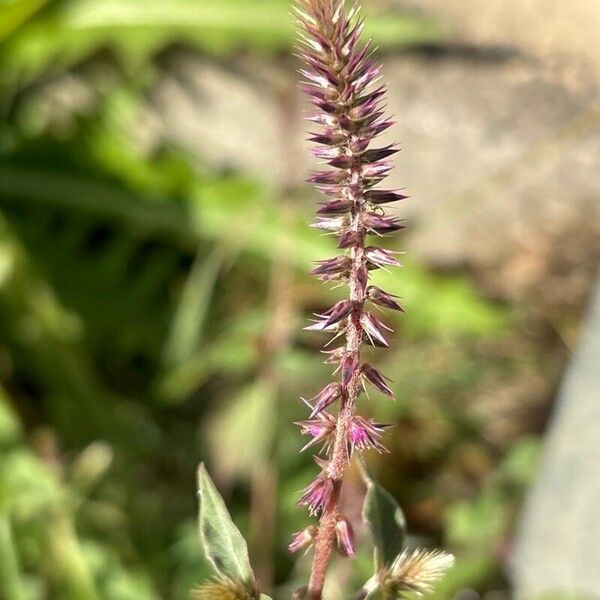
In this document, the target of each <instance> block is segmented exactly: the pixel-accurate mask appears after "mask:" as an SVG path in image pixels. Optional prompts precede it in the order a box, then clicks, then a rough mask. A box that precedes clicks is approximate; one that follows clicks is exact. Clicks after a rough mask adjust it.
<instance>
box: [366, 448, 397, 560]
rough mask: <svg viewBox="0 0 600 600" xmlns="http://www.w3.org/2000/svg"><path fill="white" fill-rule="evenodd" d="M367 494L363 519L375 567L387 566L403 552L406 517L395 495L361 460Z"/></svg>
mask: <svg viewBox="0 0 600 600" xmlns="http://www.w3.org/2000/svg"><path fill="white" fill-rule="evenodd" d="M360 465H361V471H362V476H363V479H364V481H365V483H366V485H367V495H366V497H365V504H364V506H363V519H364V520H365V522H366V523H367V525H368V526H369V529H370V531H371V535H372V536H373V543H374V544H375V570H376V571H379V570H380V569H381V568H383V567H384V566H386V565H390V564H391V563H392V562H393V561H394V559H395V558H396V557H397V556H398V555H399V554H400V553H401V552H402V549H403V548H404V541H405V537H406V520H405V518H404V514H403V513H402V510H401V508H400V507H399V506H398V503H397V502H396V500H395V499H394V497H393V496H392V495H391V494H390V493H389V492H388V491H387V490H386V489H384V488H383V487H381V485H380V484H379V483H378V482H377V480H376V479H375V478H374V476H373V475H372V473H371V472H370V471H369V469H368V467H367V465H366V463H365V462H364V460H362V459H361V461H360Z"/></svg>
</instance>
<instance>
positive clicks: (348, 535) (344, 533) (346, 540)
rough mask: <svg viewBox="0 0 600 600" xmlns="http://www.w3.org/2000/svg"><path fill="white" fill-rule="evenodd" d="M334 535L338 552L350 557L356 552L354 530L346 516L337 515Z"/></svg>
mask: <svg viewBox="0 0 600 600" xmlns="http://www.w3.org/2000/svg"><path fill="white" fill-rule="evenodd" d="M335 535H336V539H337V544H338V550H339V551H340V553H341V554H342V555H343V556H348V557H350V558H352V557H353V556H354V555H355V554H356V542H355V539H354V530H353V529H352V525H350V521H348V519H347V518H346V517H341V516H340V517H338V520H337V523H336V524H335Z"/></svg>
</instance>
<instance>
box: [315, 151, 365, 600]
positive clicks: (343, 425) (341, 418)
mask: <svg viewBox="0 0 600 600" xmlns="http://www.w3.org/2000/svg"><path fill="white" fill-rule="evenodd" d="M346 148H347V152H348V153H351V152H352V151H351V149H350V146H349V141H348V144H347V145H346ZM357 171H358V169H356V168H352V169H351V170H350V178H351V180H352V179H354V178H357V176H358V173H357ZM346 193H347V194H348V195H349V194H350V193H351V192H350V190H349V189H348V190H346ZM352 200H353V202H354V208H353V210H352V225H351V228H352V230H353V231H354V232H356V233H358V234H359V235H358V238H357V239H358V240H359V241H357V242H356V243H355V245H354V246H353V248H352V251H351V256H352V269H351V272H350V281H349V287H350V294H349V295H350V300H351V301H352V302H353V303H354V309H353V311H352V314H351V315H350V316H349V317H348V326H347V329H346V345H345V348H346V355H347V356H349V357H350V362H351V364H354V365H360V358H361V351H360V350H361V343H362V328H361V325H360V317H361V314H362V312H363V310H364V304H365V296H364V286H363V285H361V283H360V276H361V275H360V274H361V273H362V272H364V270H365V268H366V265H365V262H366V261H365V255H364V231H363V226H362V222H361V218H360V217H361V212H362V205H363V202H364V199H363V198H362V189H360V191H359V193H358V194H357V193H356V191H355V192H354V197H353V198H352ZM360 388H361V378H360V370H359V369H354V372H353V374H352V377H351V378H350V381H349V382H348V384H347V385H346V386H345V387H343V388H342V397H341V406H340V410H339V413H338V417H337V424H336V431H335V442H334V445H333V450H332V453H331V461H330V463H329V476H330V477H331V479H333V480H334V493H333V494H332V497H331V500H330V502H329V503H328V505H327V506H326V507H325V509H324V511H323V514H322V515H321V519H320V522H319V533H318V535H317V540H316V543H315V554H314V559H313V564H312V570H311V575H310V582H309V586H308V591H309V598H310V599H311V600H320V599H321V596H322V593H323V587H324V584H325V577H326V574H327V566H328V564H329V559H330V557H331V553H332V551H333V549H334V547H335V525H336V520H337V516H338V513H339V508H338V506H339V500H340V496H341V491H342V485H343V477H344V473H345V471H346V469H347V467H348V464H349V461H350V456H349V450H348V427H349V425H350V422H351V420H352V417H353V416H354V413H355V410H356V402H357V400H358V396H359V394H360Z"/></svg>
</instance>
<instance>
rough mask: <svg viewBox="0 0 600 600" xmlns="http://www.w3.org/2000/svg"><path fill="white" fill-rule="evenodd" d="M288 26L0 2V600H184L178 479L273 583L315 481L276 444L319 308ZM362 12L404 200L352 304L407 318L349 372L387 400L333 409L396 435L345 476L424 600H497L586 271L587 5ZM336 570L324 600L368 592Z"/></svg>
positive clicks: (184, 495) (590, 22) (317, 253)
mask: <svg viewBox="0 0 600 600" xmlns="http://www.w3.org/2000/svg"><path fill="white" fill-rule="evenodd" d="M288 9H289V3H288V2H287V1H286V0H257V1H252V0H170V1H168V2H165V1H162V2H159V1H158V0H0V386H1V387H0V598H2V599H3V600H46V599H48V600H50V599H56V600H155V599H156V600H158V599H164V600H183V599H185V598H188V595H189V589H190V588H191V587H192V586H193V585H194V584H195V583H198V582H199V581H201V580H202V579H203V578H205V577H207V576H208V574H209V569H208V567H207V565H206V564H205V563H204V561H203V558H202V556H201V551H200V548H199V543H198V539H197V534H196V524H195V518H196V517H195V513H196V498H195V482H194V477H195V467H196V465H197V463H198V462H199V461H200V460H205V461H206V462H207V463H208V466H209V470H210V472H211V474H212V475H213V476H214V478H215V480H216V481H217V483H218V485H219V488H220V490H221V491H222V492H223V494H224V496H225V498H226V500H227V503H228V506H229V507H230V509H231V511H232V513H233V516H234V519H235V521H236V523H237V524H238V525H239V526H240V528H241V529H242V530H243V531H244V532H245V533H246V534H247V536H248V539H249V541H250V546H251V552H252V556H253V561H254V566H255V569H256V571H257V573H258V574H259V577H260V579H261V581H262V582H263V587H265V589H267V590H274V592H273V595H274V597H275V598H286V597H289V596H290V593H291V590H292V589H294V588H295V587H297V586H298V585H300V584H301V583H302V582H303V581H304V580H305V577H306V568H307V562H308V561H306V560H300V561H298V562H297V563H296V562H295V561H294V560H293V559H292V558H291V557H290V556H289V555H288V553H287V551H286V545H287V543H288V542H289V537H290V533H291V532H292V531H296V530H298V529H300V528H302V527H304V526H305V525H306V524H307V522H308V518H307V516H306V513H305V511H304V510H301V509H299V508H298V507H296V506H295V504H294V502H295V500H296V499H297V497H298V491H299V490H301V489H302V487H303V486H304V485H305V484H306V483H307V482H308V481H309V480H310V478H311V476H312V475H313V473H314V470H315V469H314V465H313V464H312V460H311V458H310V456H304V455H302V456H301V455H299V454H298V450H299V448H300V447H301V445H302V443H303V442H302V440H301V439H300V435H299V433H298V430H297V429H296V428H295V427H294V426H293V425H292V421H295V420H298V419H300V418H303V416H304V414H305V411H304V410H303V407H302V405H301V403H300V402H298V397H299V396H300V395H301V394H302V395H312V394H313V393H314V392H315V391H316V390H318V389H319V388H320V386H323V385H324V383H325V382H327V381H328V380H329V372H328V369H327V368H325V366H323V365H322V364H321V362H320V360H321V357H320V355H319V353H318V351H319V350H320V348H321V346H322V343H323V341H324V340H323V339H318V336H315V335H314V334H307V333H306V332H303V331H302V329H301V328H302V326H303V325H305V324H306V321H307V319H308V318H309V316H310V314H311V313H312V312H318V311H320V310H321V309H322V308H323V307H326V306H328V305H329V304H331V301H332V299H335V298H336V293H339V291H338V292H330V291H329V290H328V289H327V288H326V287H323V286H322V285H320V284H318V283H317V282H316V280H314V279H313V278H311V277H309V276H308V275H307V271H308V270H309V268H310V265H311V261H313V260H315V259H317V258H324V257H327V256H329V255H330V254H331V253H332V246H331V243H330V240H329V239H327V238H323V237H320V236H319V235H318V234H317V233H315V232H314V230H311V229H309V228H308V226H307V222H308V219H309V218H310V215H311V213H312V212H313V207H314V204H315V201H316V196H315V193H314V192H313V191H312V190H311V189H310V187H309V186H306V185H304V184H303V179H304V178H305V176H306V174H307V172H308V171H309V170H310V168H311V160H310V159H309V158H308V157H307V155H306V148H305V143H304V141H303V140H304V138H305V133H304V130H305V127H306V126H305V123H304V122H303V121H302V116H303V115H304V112H305V110H306V106H305V105H304V100H302V99H301V98H300V97H299V94H298V93H297V90H296V87H295V86H296V73H295V69H296V68H297V66H298V65H297V62H296V59H295V58H294V57H293V56H292V52H293V49H292V45H293V40H294V32H293V23H292V19H291V17H290V16H289V14H288ZM364 9H365V12H366V13H367V15H368V33H369V34H371V35H373V36H374V37H376V39H377V42H378V43H379V45H380V51H379V55H380V58H381V60H382V61H383V63H384V67H385V75H386V78H387V81H388V83H389V94H390V98H389V110H390V112H391V113H393V114H395V116H396V118H397V120H398V126H397V127H396V128H394V129H393V132H392V134H391V136H390V139H398V140H401V141H402V146H403V152H402V153H401V154H400V156H399V159H398V161H397V165H398V166H397V168H396V170H395V171H394V174H393V176H392V179H393V182H392V184H393V185H394V186H398V187H404V188H406V190H407V191H408V192H409V193H410V195H411V199H410V200H409V201H407V202H405V203H404V204H403V205H402V206H400V207H398V210H399V212H400V214H401V215H402V216H403V217H404V218H406V219H407V220H408V222H409V225H410V228H409V230H408V232H407V233H406V234H403V235H402V236H400V239H399V240H397V241H396V242H395V244H396V247H397V248H398V249H401V250H403V251H406V252H407V256H406V260H405V267H404V269H402V270H401V271H399V272H394V273H389V274H382V276H381V277H380V279H379V281H380V282H381V283H382V284H385V285H387V286H388V287H389V288H390V289H391V290H392V291H395V292H396V293H398V294H400V295H401V296H402V297H403V298H404V303H405V306H406V309H407V314H406V315H403V316H401V317H400V318H397V319H396V320H395V322H394V328H395V330H396V334H395V338H394V341H393V345H392V350H391V351H389V352H387V353H385V354H386V355H385V356H383V355H382V354H380V355H377V357H376V358H375V360H378V361H379V364H380V365H381V366H382V368H383V370H384V371H385V372H386V373H389V374H390V375H391V376H392V377H393V379H394V381H395V384H394V389H395V392H396V394H397V396H398V400H397V402H395V403H391V402H389V401H387V400H385V399H381V398H375V397H372V398H371V400H365V401H364V402H363V405H362V407H363V410H364V412H365V413H367V414H370V415H374V416H375V415H376V416H377V418H378V419H380V420H382V421H387V422H392V423H395V424H396V427H395V428H394V429H393V430H391V432H390V433H388V434H387V444H388V447H389V448H390V450H391V453H390V454H389V455H384V456H378V455H374V456H370V457H369V459H370V462H371V464H372V465H373V468H374V470H376V471H377V472H378V474H379V476H380V478H381V480H382V482H383V483H384V484H385V485H386V486H387V487H388V489H390V491H391V492H392V493H393V494H394V495H395V496H396V498H397V499H398V500H399V501H400V502H401V504H402V506H403V507H404V509H405V512H406V516H407V520H408V524H409V529H410V532H411V534H412V536H413V538H412V541H413V542H418V543H419V544H422V545H429V544H432V545H438V546H443V547H446V548H448V549H449V550H450V551H452V552H453V553H455V554H456V556H457V559H458V560H457V566H456V568H455V569H454V570H453V571H452V572H451V574H450V576H449V577H448V578H447V579H446V581H445V582H444V584H443V585H442V586H441V588H440V590H439V593H438V595H437V598H439V599H447V598H454V597H455V598H458V599H459V600H476V599H477V598H484V599H486V600H503V599H508V598H512V597H514V596H515V593H516V592H515V591H514V589H513V583H514V581H513V577H512V575H513V573H514V572H515V566H514V563H515V560H514V556H515V555H514V552H513V550H514V548H515V546H516V545H517V544H516V543H515V540H516V539H517V538H518V536H519V535H520V534H519V530H520V528H519V523H520V521H521V516H520V515H521V510H522V506H523V503H524V501H525V499H526V497H527V493H528V490H529V489H530V486H531V484H532V482H533V481H534V480H535V477H536V473H537V472H538V469H537V465H538V456H539V455H540V451H541V449H542V448H544V447H545V443H544V442H545V439H546V438H545V434H546V431H547V429H548V423H549V419H550V416H551V414H552V409H553V406H554V405H555V402H556V400H557V396H558V392H559V389H560V384H561V381H562V380H563V377H564V375H565V372H566V370H567V367H568V366H569V363H570V362H571V356H572V354H573V352H574V351H575V350H576V349H577V347H578V343H579V340H580V339H581V335H582V333H583V332H584V330H585V324H584V323H585V322H584V319H583V316H584V314H585V312H586V307H587V305H588V302H589V299H590V295H591V290H592V289H593V286H594V280H595V275H596V270H597V266H598V260H599V258H600V243H599V241H600V178H599V176H598V173H599V172H600V106H599V94H598V89H599V88H598V80H599V77H600V55H599V54H598V51H597V50H598V43H599V40H600V8H599V5H598V3H597V2H596V1H594V0H591V1H586V0H575V1H573V2H560V1H559V0H527V1H523V0H520V1H518V0H505V1H504V2H501V3H500V2H498V3H487V2H486V3H484V2H480V1H477V0H452V1H449V2H448V1H445V2H444V1H440V0H413V1H401V0H386V1H384V0H379V1H378V0H365V1H364ZM597 389H598V388H596V390H597ZM597 400H598V398H597V397H596V402H597ZM574 401H577V399H574ZM557 426H558V425H557ZM570 442H571V443H572V445H573V446H577V445H578V437H577V431H575V432H572V435H571V438H570ZM588 459H589V457H588ZM597 481H600V474H598V478H597V479H596V482H597ZM347 491H348V495H349V497H353V498H355V499H356V500H357V501H358V499H359V498H360V495H361V494H362V493H363V490H362V487H361V483H360V479H359V477H358V475H357V474H356V473H351V474H350V475H349V478H348V485H347ZM572 492H573V490H571V489H568V488H565V487H563V488H561V489H560V490H559V493H560V494H571V493H572ZM578 493H581V494H585V493H586V492H585V490H583V491H581V492H578ZM596 507H598V505H597V504H596ZM598 514H600V510H599V511H598ZM352 516H353V518H355V519H358V516H359V515H358V512H357V510H356V508H355V509H354V512H353V513H352ZM559 517H560V515H556V518H557V520H558V519H559ZM359 533H360V532H359ZM525 543H530V542H529V541H527V542H525ZM533 543H534V544H535V540H533ZM363 548H364V550H363V551H362V553H361V554H360V556H359V557H358V559H357V560H356V561H355V562H353V563H349V562H348V561H338V562H337V563H336V566H335V568H334V570H333V572H332V573H333V574H332V583H331V586H330V596H331V598H338V597H343V596H342V591H343V590H345V589H346V588H345V584H344V582H350V583H351V584H352V585H353V586H355V587H354V588H350V589H356V586H358V585H360V584H362V582H364V581H365V580H366V579H367V578H368V577H369V576H370V568H371V566H370V550H369V548H368V547H367V546H366V544H363ZM547 550H552V551H553V552H554V553H558V551H559V548H556V549H554V548H552V549H547ZM586 550H587V551H589V550H590V548H586ZM591 550H593V549H591ZM596 559H597V560H598V562H597V565H598V570H597V572H599V573H600V557H599V556H598V552H597V550H596ZM588 589H591V588H588ZM595 589H596V591H597V592H598V595H594V594H593V593H592V594H591V595H589V596H585V595H584V596H577V595H574V594H575V590H574V589H570V588H569V586H566V589H565V590H564V591H565V592H566V595H557V596H552V598H557V599H559V598H560V599H563V600H564V599H567V598H580V597H581V598H586V597H589V598H598V597H600V591H598V588H597V587H596V588H595Z"/></svg>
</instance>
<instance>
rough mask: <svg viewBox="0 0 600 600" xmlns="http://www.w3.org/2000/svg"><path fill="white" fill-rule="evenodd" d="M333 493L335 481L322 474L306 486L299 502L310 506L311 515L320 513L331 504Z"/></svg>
mask: <svg viewBox="0 0 600 600" xmlns="http://www.w3.org/2000/svg"><path fill="white" fill-rule="evenodd" d="M332 494H333V481H332V480H331V479H329V477H326V476H325V475H323V474H321V475H319V476H318V477H317V478H316V479H315V480H314V481H313V482H312V483H311V484H310V485H309V486H308V487H307V488H306V490H305V491H304V493H303V494H302V497H301V498H300V500H298V503H299V504H300V505H301V506H308V510H309V512H310V514H311V515H319V514H321V512H322V511H323V509H324V508H325V507H326V506H327V505H328V504H329V501H330V500H331V496H332Z"/></svg>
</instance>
